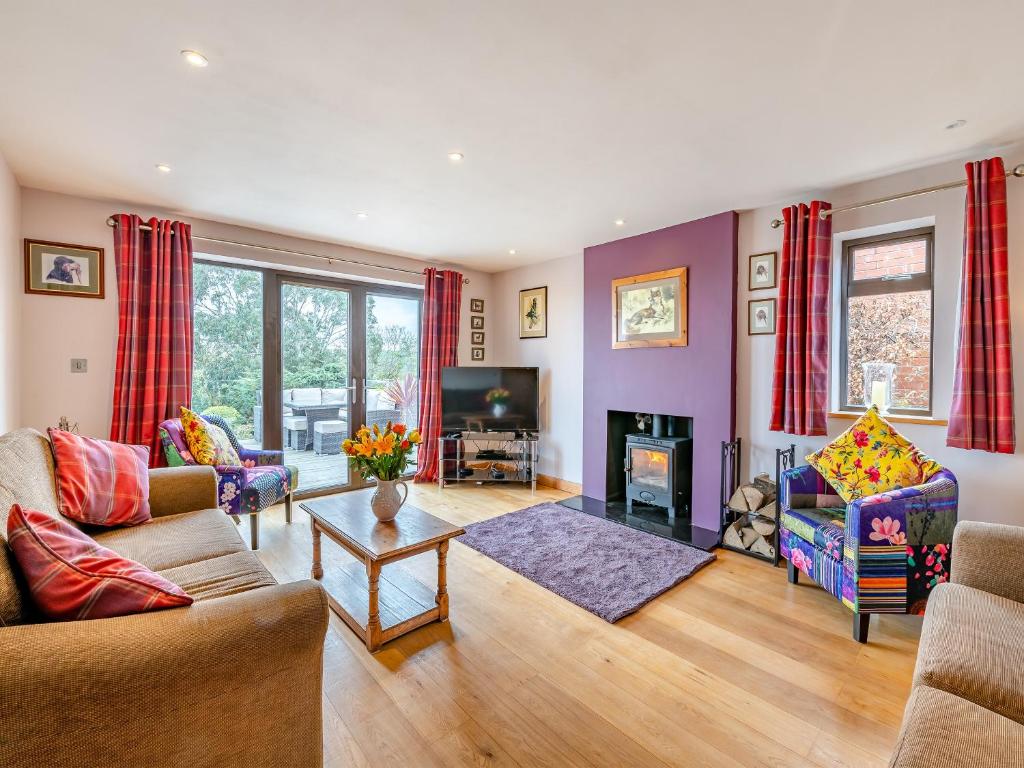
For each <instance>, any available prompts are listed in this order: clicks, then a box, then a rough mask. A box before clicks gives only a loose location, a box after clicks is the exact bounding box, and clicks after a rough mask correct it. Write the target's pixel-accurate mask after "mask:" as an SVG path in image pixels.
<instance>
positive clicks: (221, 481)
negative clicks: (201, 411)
mask: <svg viewBox="0 0 1024 768" xmlns="http://www.w3.org/2000/svg"><path fill="white" fill-rule="evenodd" d="M203 418H204V419H206V420H207V421H208V422H210V423H211V424H215V425H217V426H218V427H220V428H221V429H223V430H224V432H225V434H227V436H228V440H230V441H231V446H232V447H233V448H234V449H235V451H236V452H237V453H238V458H240V459H241V460H242V466H240V467H232V466H224V465H218V466H216V467H214V469H216V470H217V499H218V500H219V502H220V508H221V509H223V510H224V511H225V512H226V513H227V514H229V515H249V531H250V535H251V538H252V548H253V549H259V513H260V512H262V511H263V510H264V509H266V508H267V507H271V506H273V505H274V504H278V503H280V502H281V501H284V510H285V520H287V522H289V523H290V522H291V521H292V493H293V492H294V491H295V489H296V488H297V487H298V484H299V470H298V467H291V466H285V465H284V454H283V453H282V452H281V451H261V450H253V449H249V448H243V447H242V444H241V443H239V442H238V438H237V437H236V436H235V433H234V432H233V431H232V430H231V427H230V426H229V425H228V423H227V422H226V421H225V420H224V419H223V418H221V417H220V416H212V415H204V416H203ZM160 443H161V445H162V446H163V449H164V456H165V457H166V458H167V464H168V466H171V467H180V466H182V465H185V464H196V463H197V462H196V460H195V459H194V458H193V457H192V454H191V453H190V452H189V450H188V444H187V443H186V442H185V433H184V432H183V431H182V428H181V419H168V420H167V421H163V422H161V423H160ZM235 522H238V518H237V517H236V518H235Z"/></svg>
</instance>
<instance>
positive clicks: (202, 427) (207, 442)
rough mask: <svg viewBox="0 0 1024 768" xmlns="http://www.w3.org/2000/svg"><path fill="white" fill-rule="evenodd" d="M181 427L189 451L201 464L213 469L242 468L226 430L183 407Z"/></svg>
mask: <svg viewBox="0 0 1024 768" xmlns="http://www.w3.org/2000/svg"><path fill="white" fill-rule="evenodd" d="M181 426H182V429H183V431H184V432H185V442H186V443H188V450H189V452H190V453H191V454H192V456H193V457H194V458H195V460H196V461H197V462H199V463H200V464H207V465H209V466H211V467H215V466H225V467H240V466H242V460H241V459H239V458H238V453H237V451H235V449H234V447H233V446H232V445H231V441H230V440H229V439H228V436H227V435H226V434H225V432H224V430H223V429H221V428H220V427H218V426H217V425H215V424H211V423H210V422H208V421H207V420H206V419H204V418H203V417H202V416H200V415H199V414H198V413H196V412H195V411H190V410H189V409H188V408H186V407H185V406H182V407H181Z"/></svg>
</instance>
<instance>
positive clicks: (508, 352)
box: [487, 253, 583, 483]
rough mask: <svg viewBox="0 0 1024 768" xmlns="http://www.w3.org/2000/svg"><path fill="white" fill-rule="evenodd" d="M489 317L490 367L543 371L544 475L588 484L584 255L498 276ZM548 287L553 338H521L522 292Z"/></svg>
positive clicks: (541, 467) (549, 319)
mask: <svg viewBox="0 0 1024 768" xmlns="http://www.w3.org/2000/svg"><path fill="white" fill-rule="evenodd" d="M493 277H494V280H493V282H492V285H491V288H492V296H493V298H492V301H493V307H494V311H493V313H492V315H491V317H489V318H488V322H490V328H489V330H488V333H487V353H488V354H489V355H490V356H491V359H492V361H493V362H492V363H490V364H491V365H508V366H513V365H522V366H537V367H538V368H540V386H541V402H540V420H541V444H540V454H541V459H540V472H541V473H542V474H545V475H551V476H553V477H558V478H561V479H563V480H568V481H570V482H573V483H580V482H582V481H583V450H582V440H583V254H582V253H580V254H577V255H574V256H567V257H565V258H562V259H556V260H554V261H547V262H544V263H542V264H534V265H531V266H528V267H521V268H520V269H514V270H509V271H507V272H499V273H498V274H496V275H494V276H493ZM542 285H546V286H547V287H548V335H547V338H544V339H520V338H519V314H518V306H519V291H520V290H521V289H523V288H537V287H538V286H542Z"/></svg>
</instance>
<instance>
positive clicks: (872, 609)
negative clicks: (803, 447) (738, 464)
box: [779, 466, 957, 643]
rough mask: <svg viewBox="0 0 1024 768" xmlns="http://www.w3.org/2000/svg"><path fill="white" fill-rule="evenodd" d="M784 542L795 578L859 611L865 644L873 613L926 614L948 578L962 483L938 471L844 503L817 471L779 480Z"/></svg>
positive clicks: (856, 625)
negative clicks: (911, 484)
mask: <svg viewBox="0 0 1024 768" xmlns="http://www.w3.org/2000/svg"><path fill="white" fill-rule="evenodd" d="M781 484H782V487H781V489H780V491H781V495H780V503H781V508H780V512H781V526H780V531H779V544H780V551H781V554H782V556H783V557H784V558H785V559H786V560H787V561H788V568H789V581H790V582H791V583H793V584H796V583H797V580H798V578H799V574H800V573H801V572H803V573H804V574H805V575H806V576H808V577H810V578H811V579H813V580H814V581H815V582H816V583H817V584H818V585H820V586H821V587H823V588H824V589H825V590H827V591H828V592H829V593H831V594H832V595H833V596H834V597H835V598H836V599H838V600H840V601H842V602H843V604H844V605H846V606H847V607H848V608H850V609H851V610H852V611H853V636H854V639H856V640H857V641H858V642H861V643H866V642H867V638H868V626H869V621H870V619H871V614H872V613H914V614H922V613H924V609H925V603H927V601H928V596H929V594H931V590H932V588H933V587H934V586H935V585H936V584H940V583H942V582H945V581H948V580H949V563H950V553H951V549H950V548H951V543H952V541H953V527H954V526H955V525H956V519H957V482H956V478H955V477H954V476H953V473H952V472H950V471H949V470H947V469H940V470H939V471H938V472H936V473H935V474H934V475H932V476H931V477H929V478H928V480H927V481H926V482H925V483H924V484H922V485H918V486H914V487H910V488H900V489H898V490H894V491H887V492H885V493H880V494H876V495H874V496H866V497H864V498H860V499H857V500H855V501H852V502H850V503H849V504H848V505H845V506H841V505H842V504H843V502H842V500H841V499H840V498H839V497H838V496H836V495H835V493H836V492H835V490H834V489H833V488H832V487H831V486H830V485H829V484H828V482H826V480H825V478H824V477H822V475H821V474H819V472H818V471H817V470H816V469H814V467H811V466H803V467H796V468H794V469H789V470H786V471H785V472H784V473H783V474H782V477H781Z"/></svg>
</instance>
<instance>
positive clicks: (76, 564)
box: [7, 504, 192, 621]
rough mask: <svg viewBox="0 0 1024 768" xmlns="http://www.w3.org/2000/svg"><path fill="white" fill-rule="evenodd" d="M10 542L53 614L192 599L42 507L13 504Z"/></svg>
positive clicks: (122, 610)
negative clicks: (27, 507) (37, 509)
mask: <svg viewBox="0 0 1024 768" xmlns="http://www.w3.org/2000/svg"><path fill="white" fill-rule="evenodd" d="M7 543H8V544H9V545H10V547H11V550H12V551H13V552H14V557H15V559H16V560H17V561H18V565H19V566H21V571H22V573H23V574H24V576H25V581H26V582H27V583H28V588H29V591H30V592H31V593H32V598H33V600H34V601H35V604H36V605H37V606H38V607H39V610H40V611H42V613H43V614H44V615H45V616H47V617H48V618H51V619H56V620H60V621H66V620H71V619H105V618H109V617H111V616H126V615H128V614H131V613H142V612H143V611H158V610H160V609H161V608H177V607H178V606H180V605H192V598H191V597H189V596H188V595H186V594H185V593H184V592H183V591H182V590H181V588H180V587H178V586H177V585H175V584H172V583H171V582H169V581H167V579H165V578H163V577H162V576H160V575H159V574H156V573H153V571H151V570H149V569H148V568H146V566H144V565H140V564H139V563H136V562H135V561H134V560H128V559H127V558H124V557H121V556H120V555H118V554H117V553H116V552H113V551H111V550H109V549H107V548H106V547H101V546H100V545H99V544H97V543H96V542H95V541H93V540H92V539H90V538H89V537H88V536H86V535H85V534H84V533H82V532H81V531H80V530H78V529H77V528H75V527H74V526H72V525H70V524H69V523H66V522H64V521H63V520H61V519H60V518H57V517H50V516H49V515H47V514H46V513H44V512H36V511H34V510H31V509H24V510H23V509H22V508H21V507H20V506H19V505H18V504H15V505H14V506H13V507H11V514H10V515H9V516H8V518H7Z"/></svg>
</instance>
